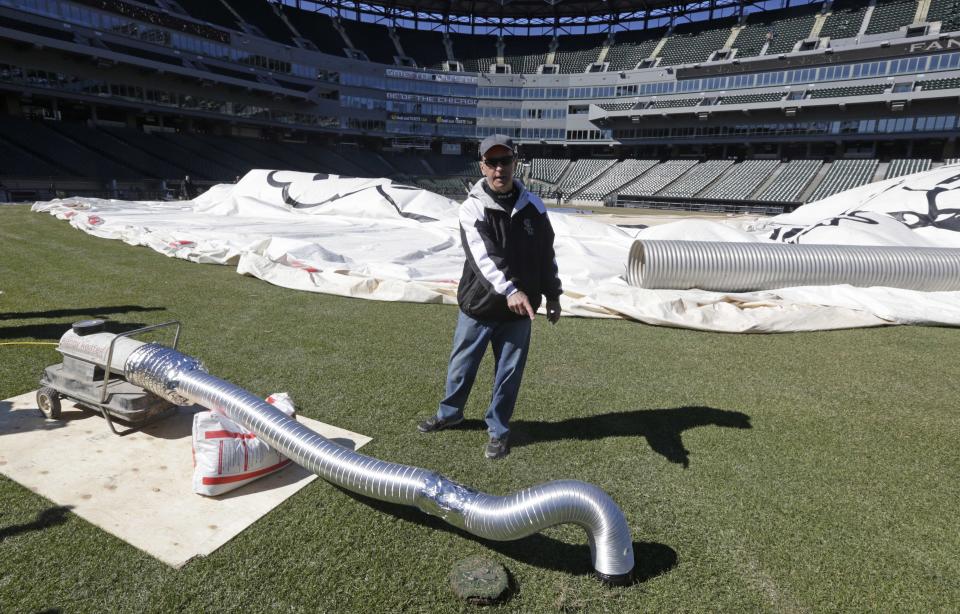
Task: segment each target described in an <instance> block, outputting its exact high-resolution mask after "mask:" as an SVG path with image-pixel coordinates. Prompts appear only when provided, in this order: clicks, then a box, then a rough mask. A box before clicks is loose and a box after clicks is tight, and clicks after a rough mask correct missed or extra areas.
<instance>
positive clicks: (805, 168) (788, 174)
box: [755, 160, 823, 202]
mask: <svg viewBox="0 0 960 614" xmlns="http://www.w3.org/2000/svg"><path fill="white" fill-rule="evenodd" d="M821 166H823V162H822V161H820V160H792V161H790V162H786V163H784V164H783V165H781V171H780V174H778V175H777V176H776V177H774V181H773V182H772V183H771V184H770V185H769V186H768V187H767V188H766V189H764V191H763V193H762V194H760V195H759V196H757V197H755V198H756V199H757V200H768V201H780V202H797V201H799V200H800V197H801V196H802V195H803V192H804V191H805V190H806V189H807V186H809V185H810V182H811V181H812V180H813V178H814V177H816V176H817V173H818V172H819V171H820V167H821Z"/></svg>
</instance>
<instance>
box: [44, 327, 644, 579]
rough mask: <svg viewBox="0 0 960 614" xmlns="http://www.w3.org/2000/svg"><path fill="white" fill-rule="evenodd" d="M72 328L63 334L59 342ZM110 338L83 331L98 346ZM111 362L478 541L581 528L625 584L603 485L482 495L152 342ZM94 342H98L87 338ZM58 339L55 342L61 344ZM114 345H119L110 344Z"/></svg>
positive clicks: (629, 556) (310, 465) (626, 572)
mask: <svg viewBox="0 0 960 614" xmlns="http://www.w3.org/2000/svg"><path fill="white" fill-rule="evenodd" d="M73 334H74V333H72V332H69V331H68V332H67V334H66V335H64V338H65V339H67V338H70V337H71V336H72V335H73ZM113 337H114V335H111V334H109V333H101V334H98V335H91V336H88V337H84V341H85V342H86V347H90V348H93V349H94V350H98V349H100V350H102V351H100V353H99V354H98V353H96V352H92V353H91V354H92V355H94V356H101V355H102V356H106V354H107V353H106V351H105V350H103V349H102V348H105V347H106V345H108V344H109V343H110V341H111V339H112V338H113ZM124 341H125V343H124V344H123V345H122V346H121V349H122V350H123V351H122V352H121V353H118V354H115V355H114V360H115V361H121V360H122V361H123V363H122V364H123V371H124V374H125V376H126V378H127V380H128V381H130V382H132V383H134V384H136V385H139V386H141V387H143V388H145V389H147V390H149V391H151V392H153V393H154V394H157V395H159V396H161V397H163V398H165V399H167V400H169V401H171V402H173V403H177V404H180V405H186V404H190V403H196V404H198V405H202V406H203V407H207V408H209V409H212V410H215V411H219V412H222V413H224V414H225V415H226V416H227V417H229V418H230V419H231V420H233V421H234V422H237V423H238V424H242V425H243V426H244V427H246V428H247V429H249V430H250V431H253V432H254V433H256V434H257V437H259V438H261V439H262V440H264V441H266V442H267V443H268V444H270V445H271V446H273V447H274V448H275V449H276V450H278V451H280V453H282V454H284V455H285V456H287V457H288V458H290V459H292V460H293V461H294V462H296V463H298V464H299V465H301V466H303V467H305V468H307V469H309V470H310V471H313V472H314V473H316V474H317V475H319V476H320V477H322V478H323V479H325V480H327V481H328V482H332V483H333V484H337V485H338V486H341V487H343V488H346V489H347V490H352V491H353V492H356V493H359V494H361V495H364V496H367V497H371V498H374V499H379V500H381V501H389V502H391V503H401V504H404V505H412V506H415V507H417V508H419V509H420V510H421V511H423V512H426V513H428V514H432V515H434V516H438V517H440V518H443V519H444V520H446V521H447V522H449V523H450V524H452V525H454V526H456V527H459V528H461V529H464V530H466V531H468V532H470V533H473V534H474V535H477V536H479V537H482V538H485V539H492V540H499V541H508V540H514V539H520V538H522V537H526V536H528V535H533V534H534V533H539V532H540V531H542V530H543V529H545V528H547V527H551V526H554V525H558V524H566V523H571V524H576V525H579V526H580V527H582V528H583V529H584V531H585V532H586V533H587V538H588V541H589V544H590V554H591V557H592V561H593V567H594V570H595V571H596V575H597V577H598V578H599V579H600V580H602V581H603V582H606V583H609V584H626V583H629V582H630V581H631V579H632V575H633V566H634V558H633V541H632V538H631V535H630V527H629V526H628V525H627V520H626V518H625V517H624V515H623V512H622V511H621V510H620V508H619V507H618V506H617V504H616V503H614V501H613V499H611V498H610V496H609V495H608V494H607V493H605V492H604V491H603V490H601V489H600V488H598V487H597V486H594V485H593V484H588V483H586V482H579V481H576V480H558V481H553V482H546V483H543V484H539V485H536V486H531V487H530V488H524V489H522V490H519V491H517V492H515V493H512V494H508V495H505V496H502V497H500V496H495V495H488V494H485V493H482V492H478V491H476V490H473V489H471V488H468V487H467V486H464V485H462V484H458V483H457V482H454V481H453V480H450V479H448V478H446V477H444V476H442V475H440V474H438V473H435V472H433V471H429V470H427V469H421V468H419V467H411V466H408V465H400V464H397V463H391V462H387V461H382V460H378V459H375V458H371V457H369V456H365V455H363V454H360V453H358V452H354V451H353V450H350V449H348V448H345V447H343V446H340V445H337V444H336V443H334V442H332V441H330V440H329V439H327V438H325V437H323V436H322V435H320V434H319V433H316V432H314V431H313V430H311V429H309V428H308V427H306V426H305V425H303V424H301V423H299V422H297V421H296V420H292V419H290V418H289V417H287V415H286V414H284V413H283V412H281V411H279V410H278V409H276V408H275V407H273V406H272V405H270V404H268V403H266V402H265V401H264V400H263V399H261V398H259V397H258V396H256V395H254V394H252V393H250V392H248V391H246V390H244V389H243V388H241V387H239V386H237V385H235V384H231V383H230V382H227V381H224V380H222V379H220V378H218V377H216V376H213V375H210V374H209V373H207V372H206V370H205V369H204V368H203V366H202V365H201V364H200V362H199V361H198V360H196V359H195V358H191V357H189V356H186V355H184V354H181V353H180V352H178V351H176V350H174V349H171V348H168V347H165V346H162V345H158V344H155V343H151V344H143V343H141V342H137V341H130V340H124ZM94 342H98V343H99V346H98V345H97V344H96V343H94ZM61 344H62V345H63V344H64V341H61ZM118 345H120V344H118Z"/></svg>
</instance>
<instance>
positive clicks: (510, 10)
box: [280, 0, 821, 34]
mask: <svg viewBox="0 0 960 614" xmlns="http://www.w3.org/2000/svg"><path fill="white" fill-rule="evenodd" d="M280 1H281V2H282V3H283V4H288V5H291V6H296V7H297V8H300V9H303V10H316V11H321V12H324V13H327V14H330V15H335V16H338V17H341V18H343V19H351V20H362V21H369V22H373V23H383V24H387V25H398V26H401V27H414V28H417V29H423V30H447V29H449V30H453V31H457V32H463V33H469V32H476V33H483V34H487V33H490V32H493V31H499V33H501V34H527V33H529V32H530V30H537V31H538V32H539V33H542V32H543V31H549V30H553V31H556V32H557V33H558V34H575V33H582V32H585V31H587V28H589V29H590V30H591V31H594V32H596V31H603V30H605V29H619V28H624V29H626V28H629V29H640V28H647V27H661V26H666V25H669V24H671V23H676V24H679V23H684V22H688V21H703V20H706V19H713V18H718V17H728V16H731V15H742V14H744V13H750V12H756V11H758V10H764V9H772V8H784V7H787V6H796V5H803V4H809V3H810V0H794V1H791V0H701V1H700V2H682V1H680V2H678V1H677V0H599V1H597V0H594V1H592V2H589V1H583V0H417V1H414V0H390V1H387V2H380V3H376V4H371V3H366V2H356V1H355V0H280ZM817 1H818V2H819V1H821V0H817Z"/></svg>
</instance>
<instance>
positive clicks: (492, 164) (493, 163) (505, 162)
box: [483, 156, 513, 168]
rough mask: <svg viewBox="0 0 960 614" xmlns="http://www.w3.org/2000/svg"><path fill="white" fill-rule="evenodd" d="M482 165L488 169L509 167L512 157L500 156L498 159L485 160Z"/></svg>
mask: <svg viewBox="0 0 960 614" xmlns="http://www.w3.org/2000/svg"><path fill="white" fill-rule="evenodd" d="M483 163H484V164H486V165H487V167H489V168H497V167H498V166H504V167H506V166H510V165H511V164H513V156H502V157H500V158H486V159H484V161H483Z"/></svg>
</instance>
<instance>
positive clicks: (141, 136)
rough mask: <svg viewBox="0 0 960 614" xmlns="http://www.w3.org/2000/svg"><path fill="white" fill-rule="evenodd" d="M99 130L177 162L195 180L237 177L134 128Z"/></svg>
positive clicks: (145, 150)
mask: <svg viewBox="0 0 960 614" xmlns="http://www.w3.org/2000/svg"><path fill="white" fill-rule="evenodd" d="M99 129H100V130H101V131H103V132H105V133H107V134H109V135H110V136H112V137H113V138H115V139H118V140H121V141H123V142H125V143H127V144H128V145H130V146H131V147H134V148H137V149H139V150H140V151H144V152H149V153H151V154H153V155H155V156H157V157H159V158H161V159H163V160H174V161H176V164H177V166H180V167H183V169H184V170H185V171H186V172H187V173H189V174H190V176H191V177H193V178H194V179H207V180H211V181H230V180H232V179H233V178H234V177H236V175H237V173H236V172H233V169H231V168H229V167H228V166H225V165H223V164H220V163H219V162H218V161H217V160H216V159H209V158H205V157H201V156H197V155H196V154H194V153H193V152H192V151H191V150H189V149H185V148H183V147H182V146H180V145H178V144H176V143H175V142H171V141H169V140H164V139H162V138H160V137H159V136H158V135H155V134H147V133H146V132H143V131H141V130H136V129H134V128H114V127H101V128H99Z"/></svg>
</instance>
